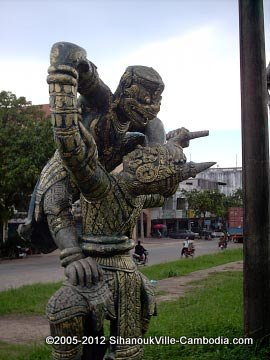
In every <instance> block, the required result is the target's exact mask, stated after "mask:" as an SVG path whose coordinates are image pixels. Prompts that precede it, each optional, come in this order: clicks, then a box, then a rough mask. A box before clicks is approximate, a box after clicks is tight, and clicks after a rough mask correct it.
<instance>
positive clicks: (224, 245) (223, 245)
mask: <svg viewBox="0 0 270 360" xmlns="http://www.w3.org/2000/svg"><path fill="white" fill-rule="evenodd" d="M227 246H228V244H227V241H226V240H223V239H222V240H220V241H219V243H218V247H219V248H220V249H221V250H224V249H226V248H227Z"/></svg>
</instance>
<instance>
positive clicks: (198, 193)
mask: <svg viewBox="0 0 270 360" xmlns="http://www.w3.org/2000/svg"><path fill="white" fill-rule="evenodd" d="M182 192H183V194H184V195H185V197H186V199H187V201H188V204H189V208H190V209H192V210H193V211H194V212H195V215H196V217H198V218H200V217H201V216H203V218H205V215H206V212H209V213H211V214H212V215H213V216H216V217H221V218H225V217H226V216H227V213H228V208H229V207H233V206H242V205H243V191H242V189H237V190H236V191H235V192H234V193H233V194H232V195H230V196H226V195H225V194H223V193H220V192H219V191H217V190H196V189H194V190H191V191H187V190H182Z"/></svg>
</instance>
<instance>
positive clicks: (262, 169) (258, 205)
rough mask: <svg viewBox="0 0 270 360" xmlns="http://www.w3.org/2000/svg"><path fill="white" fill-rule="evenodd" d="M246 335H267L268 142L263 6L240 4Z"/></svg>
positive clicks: (249, 1) (249, 0) (259, 1)
mask: <svg viewBox="0 0 270 360" xmlns="http://www.w3.org/2000/svg"><path fill="white" fill-rule="evenodd" d="M239 26H240V68H241V108H242V109H241V110H242V144H243V145H242V154H243V190H244V326H245V334H246V335H248V336H252V337H253V338H261V337H264V336H265V335H268V334H269V333H270V271H269V270H270V250H269V239H270V236H269V215H270V214H269V141H268V123H267V89H266V63H265V39H264V13H263V0H239Z"/></svg>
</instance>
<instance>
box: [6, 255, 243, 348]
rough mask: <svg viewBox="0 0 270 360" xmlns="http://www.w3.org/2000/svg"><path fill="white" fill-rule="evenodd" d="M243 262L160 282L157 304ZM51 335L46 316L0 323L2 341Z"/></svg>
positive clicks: (41, 339)
mask: <svg viewBox="0 0 270 360" xmlns="http://www.w3.org/2000/svg"><path fill="white" fill-rule="evenodd" d="M242 270H243V262H242V261H237V262H232V263H228V264H224V265H219V266H216V267H213V268H209V269H205V270H199V271H194V272H193V273H191V274H189V275H185V276H180V277H172V278H168V279H163V280H159V281H158V283H157V293H158V292H160V291H162V292H164V291H165V292H166V294H164V295H158V296H157V302H158V303H160V302H162V301H171V300H176V299H178V298H179V297H182V296H184V295H185V294H186V293H187V292H188V291H190V290H192V289H194V288H196V286H198V285H197V284H196V285H195V284H194V285H192V282H195V281H198V280H204V279H206V278H207V277H208V276H209V275H210V274H212V273H216V272H223V271H242ZM47 335H49V325H48V322H47V320H46V318H45V316H31V315H30V316H25V315H5V316H2V317H1V322H0V341H4V342H8V343H13V344H16V343H17V344H18V343H29V342H44V339H45V337H46V336H47Z"/></svg>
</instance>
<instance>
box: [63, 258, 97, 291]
mask: <svg viewBox="0 0 270 360" xmlns="http://www.w3.org/2000/svg"><path fill="white" fill-rule="evenodd" d="M65 275H66V277H67V278H68V281H69V282H70V283H71V284H72V285H74V286H76V285H80V286H89V285H91V284H96V283H97V282H98V281H101V280H102V278H103V271H102V269H101V268H100V267H99V265H98V264H97V263H96V261H95V259H93V258H91V257H87V258H84V259H80V260H76V261H73V262H72V263H70V264H69V265H67V267H66V268H65Z"/></svg>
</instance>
